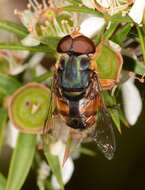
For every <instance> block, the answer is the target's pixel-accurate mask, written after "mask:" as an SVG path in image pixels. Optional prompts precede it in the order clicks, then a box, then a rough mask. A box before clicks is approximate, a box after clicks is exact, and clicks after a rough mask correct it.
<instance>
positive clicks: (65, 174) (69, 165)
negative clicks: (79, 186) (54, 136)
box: [50, 141, 74, 190]
mask: <svg viewBox="0 0 145 190" xmlns="http://www.w3.org/2000/svg"><path fill="white" fill-rule="evenodd" d="M50 152H51V153H52V154H53V155H57V156H58V158H59V161H60V166H61V171H62V178H63V183H64V184H66V183H67V182H68V181H69V180H70V178H71V176H72V173H73V171H74V164H73V161H72V159H71V158H68V159H67V161H66V163H65V165H64V166H63V167H62V163H63V158H64V152H65V145H64V144H63V143H62V141H57V142H56V143H55V144H51V146H50ZM51 183H52V186H53V188H54V189H56V190H57V189H60V185H59V183H58V182H57V179H56V177H55V176H54V175H52V179H51Z"/></svg>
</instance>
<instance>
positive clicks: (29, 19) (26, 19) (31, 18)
mask: <svg viewBox="0 0 145 190" xmlns="http://www.w3.org/2000/svg"><path fill="white" fill-rule="evenodd" d="M20 19H21V22H22V23H23V25H24V26H25V27H26V28H28V27H29V24H34V23H35V22H36V18H35V14H34V13H33V12H31V11H30V10H24V11H23V12H22V15H21V17H20Z"/></svg>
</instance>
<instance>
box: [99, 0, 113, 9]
mask: <svg viewBox="0 0 145 190" xmlns="http://www.w3.org/2000/svg"><path fill="white" fill-rule="evenodd" d="M96 1H97V3H98V4H99V5H101V6H102V7H104V8H108V7H109V5H110V3H111V1H110V0H96Z"/></svg>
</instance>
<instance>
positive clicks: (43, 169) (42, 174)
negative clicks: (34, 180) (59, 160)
mask: <svg viewBox="0 0 145 190" xmlns="http://www.w3.org/2000/svg"><path fill="white" fill-rule="evenodd" d="M38 174H39V178H40V179H42V180H45V179H46V178H47V177H48V176H49V175H50V167H49V166H48V164H47V163H46V162H45V161H42V162H41V164H40V168H39V170H38Z"/></svg>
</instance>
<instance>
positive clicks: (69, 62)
mask: <svg viewBox="0 0 145 190" xmlns="http://www.w3.org/2000/svg"><path fill="white" fill-rule="evenodd" d="M89 76H90V58H89V56H87V55H80V56H76V55H70V56H69V55H65V56H62V57H61V59H60V63H59V69H58V84H59V86H60V87H61V88H62V90H63V91H64V92H65V93H66V94H70V95H71V96H77V95H79V94H80V93H82V91H84V89H85V88H86V87H87V86H88V84H89Z"/></svg>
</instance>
